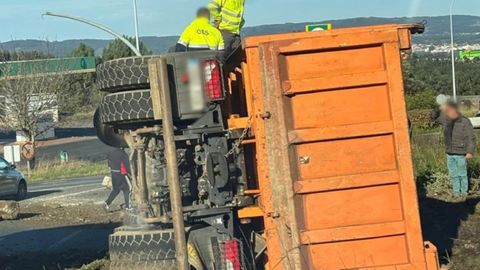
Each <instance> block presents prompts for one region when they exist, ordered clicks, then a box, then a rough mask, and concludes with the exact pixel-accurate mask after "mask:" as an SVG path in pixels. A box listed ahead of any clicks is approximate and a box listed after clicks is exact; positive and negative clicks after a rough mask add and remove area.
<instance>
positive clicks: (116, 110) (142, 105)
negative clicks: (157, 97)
mask: <svg viewBox="0 0 480 270" xmlns="http://www.w3.org/2000/svg"><path fill="white" fill-rule="evenodd" d="M100 109H101V112H102V121H103V123H105V124H112V125H115V124H122V123H129V122H133V123H138V122H145V121H152V120H153V119H154V116H153V109H152V98H151V96H150V90H149V89H144V90H133V91H124V92H118V93H112V94H108V95H106V96H105V97H104V98H103V100H102V104H101V105H100Z"/></svg>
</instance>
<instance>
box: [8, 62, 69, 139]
mask: <svg viewBox="0 0 480 270" xmlns="http://www.w3.org/2000/svg"><path fill="white" fill-rule="evenodd" d="M0 67H1V70H0V74H2V77H1V78H0V97H1V101H0V126H1V127H2V128H3V129H7V130H15V131H21V132H23V133H24V134H25V135H26V136H27V137H28V138H29V139H30V140H31V141H32V142H35V140H36V138H37V137H38V136H40V135H42V133H43V132H45V131H47V130H48V129H50V128H52V127H53V123H54V122H55V120H56V118H57V116H56V114H57V107H58V99H59V97H60V95H61V94H62V92H61V90H62V86H63V85H64V81H65V80H66V77H67V75H52V74H49V73H48V72H47V70H48V67H47V62H36V63H35V64H32V62H16V63H15V62H6V63H3V64H2V65H1V66H0ZM49 123H50V124H51V125H52V126H50V127H49V126H47V125H48V124H49Z"/></svg>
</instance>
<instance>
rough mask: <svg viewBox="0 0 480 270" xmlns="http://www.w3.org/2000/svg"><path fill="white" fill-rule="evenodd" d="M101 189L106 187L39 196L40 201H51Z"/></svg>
mask: <svg viewBox="0 0 480 270" xmlns="http://www.w3.org/2000/svg"><path fill="white" fill-rule="evenodd" d="M100 190H105V188H104V187H101V188H95V189H90V190H85V191H80V192H75V193H69V194H64V195H58V196H53V197H48V198H39V199H38V201H50V200H57V199H62V198H66V197H74V196H77V195H82V194H86V193H90V192H95V191H100ZM33 199H35V198H33ZM33 199H32V200H33Z"/></svg>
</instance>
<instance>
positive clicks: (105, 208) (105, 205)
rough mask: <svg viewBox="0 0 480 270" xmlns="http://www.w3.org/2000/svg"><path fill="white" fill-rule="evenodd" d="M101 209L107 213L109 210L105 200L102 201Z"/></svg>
mask: <svg viewBox="0 0 480 270" xmlns="http://www.w3.org/2000/svg"><path fill="white" fill-rule="evenodd" d="M103 210H104V211H105V212H107V213H108V212H110V206H109V205H108V204H107V203H106V202H104V203H103Z"/></svg>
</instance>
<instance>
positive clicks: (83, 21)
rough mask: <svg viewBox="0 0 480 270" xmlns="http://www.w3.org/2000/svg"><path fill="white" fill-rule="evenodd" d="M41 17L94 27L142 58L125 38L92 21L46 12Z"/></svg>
mask: <svg viewBox="0 0 480 270" xmlns="http://www.w3.org/2000/svg"><path fill="white" fill-rule="evenodd" d="M42 16H53V17H59V18H65V19H69V20H74V21H77V22H81V23H84V24H88V25H91V26H93V27H96V28H98V29H100V30H103V31H105V32H107V33H109V34H110V35H112V36H114V37H116V38H118V39H120V40H121V41H122V42H123V43H124V44H125V45H127V46H128V47H129V48H130V49H131V50H132V51H133V53H135V55H136V56H142V54H141V53H140V51H139V50H137V48H136V47H135V46H133V44H132V43H130V41H128V40H127V39H126V38H124V37H123V36H122V35H120V34H118V33H116V32H115V31H113V30H112V29H110V28H108V27H106V26H103V25H101V24H99V23H96V22H94V21H90V20H87V19H83V18H80V17H75V16H69V15H64V14H58V13H53V12H46V13H45V14H42Z"/></svg>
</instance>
